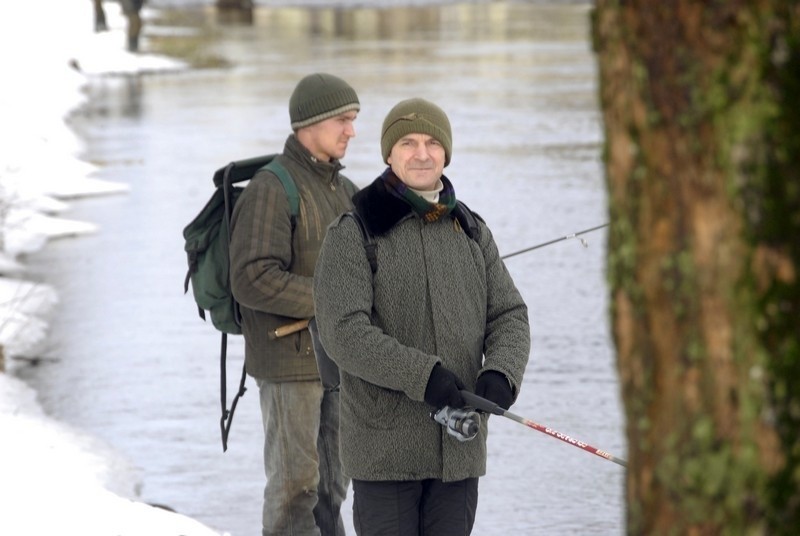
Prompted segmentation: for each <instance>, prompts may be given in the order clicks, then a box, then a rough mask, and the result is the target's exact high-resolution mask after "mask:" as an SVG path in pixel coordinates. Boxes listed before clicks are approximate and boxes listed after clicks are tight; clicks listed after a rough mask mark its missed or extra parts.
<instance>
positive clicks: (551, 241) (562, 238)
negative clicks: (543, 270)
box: [500, 223, 608, 259]
mask: <svg viewBox="0 0 800 536" xmlns="http://www.w3.org/2000/svg"><path fill="white" fill-rule="evenodd" d="M603 227H608V224H607V223H604V224H603V225H598V226H597V227H592V228H591V229H585V230H583V231H578V232H577V233H572V234H568V235H566V236H562V237H561V238H555V239H553V240H548V241H547V242H542V243H541V244H537V245H535V246H531V247H529V248H525V249H521V250H519V251H515V252H513V253H509V254H508V255H503V256H502V257H500V258H501V259H508V258H509V257H514V256H516V255H520V254H522V253H527V252H529V251H533V250H534V249H539V248H543V247H545V246H549V245H550V244H555V243H556V242H561V241H562V240H568V239H570V238H578V237H579V236H580V235H583V234H586V233H591V232H592V231H596V230H598V229H602V228H603ZM578 240H580V241H581V244H582V245H583V247H585V248H588V247H589V243H588V242H586V240H584V239H583V238H578Z"/></svg>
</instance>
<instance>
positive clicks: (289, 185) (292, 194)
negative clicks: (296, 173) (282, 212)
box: [262, 160, 300, 228]
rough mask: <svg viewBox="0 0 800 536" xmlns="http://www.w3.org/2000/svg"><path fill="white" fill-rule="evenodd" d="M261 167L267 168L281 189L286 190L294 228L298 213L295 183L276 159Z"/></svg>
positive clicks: (297, 193)
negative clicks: (279, 183) (274, 176)
mask: <svg viewBox="0 0 800 536" xmlns="http://www.w3.org/2000/svg"><path fill="white" fill-rule="evenodd" d="M262 169H268V170H270V171H271V172H273V173H274V174H275V175H276V176H277V177H278V179H279V180H280V181H281V184H283V189H284V190H286V196H287V197H288V198H289V209H290V210H291V212H292V228H294V224H295V218H297V215H298V214H300V193H299V192H298V191H297V185H296V184H295V183H294V180H293V179H292V176H291V175H289V172H288V171H287V170H286V168H285V167H283V166H282V165H281V163H280V162H278V161H277V160H272V161H271V162H270V163H269V164H267V165H266V166H264V167H263V168H262Z"/></svg>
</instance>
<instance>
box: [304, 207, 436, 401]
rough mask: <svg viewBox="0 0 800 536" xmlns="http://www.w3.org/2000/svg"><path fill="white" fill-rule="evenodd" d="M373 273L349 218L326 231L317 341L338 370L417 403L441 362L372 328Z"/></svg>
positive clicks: (317, 283)
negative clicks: (398, 392) (403, 395)
mask: <svg viewBox="0 0 800 536" xmlns="http://www.w3.org/2000/svg"><path fill="white" fill-rule="evenodd" d="M372 285H373V281H372V270H371V268H370V266H369V261H368V260H367V256H366V253H365V251H364V244H363V241H362V237H361V233H360V231H359V230H358V228H357V224H356V223H355V222H354V221H353V219H352V218H349V217H344V216H343V217H340V218H339V220H337V221H335V222H334V223H333V224H332V225H331V226H330V227H329V228H328V232H327V233H326V235H325V240H324V242H323V244H322V250H321V251H320V255H319V258H318V260H317V265H316V269H315V271H314V305H315V316H316V323H317V326H318V328H319V334H320V340H321V342H322V345H323V346H324V348H325V351H326V353H327V354H328V355H330V357H331V359H333V360H334V361H335V362H336V364H337V365H338V366H339V368H340V369H341V371H343V372H344V373H347V374H350V375H352V376H356V377H358V378H360V379H362V380H364V381H366V382H369V383H371V384H374V385H377V386H380V387H383V388H386V389H393V390H396V391H402V392H404V393H405V394H406V395H407V396H408V397H409V398H411V399H413V400H417V401H422V400H423V399H424V395H425V387H426V386H427V383H428V378H429V377H430V373H431V371H432V370H433V367H434V365H435V364H436V363H438V362H439V361H440V359H439V358H438V357H437V356H435V355H430V354H427V353H425V352H423V351H421V350H418V349H416V348H411V347H408V346H405V345H403V344H401V343H400V342H399V341H398V340H397V339H396V338H394V337H392V336H390V335H388V334H386V333H385V332H384V331H383V330H382V329H380V327H378V326H375V325H373V323H372V320H371V316H370V315H371V311H372V303H373V286H372Z"/></svg>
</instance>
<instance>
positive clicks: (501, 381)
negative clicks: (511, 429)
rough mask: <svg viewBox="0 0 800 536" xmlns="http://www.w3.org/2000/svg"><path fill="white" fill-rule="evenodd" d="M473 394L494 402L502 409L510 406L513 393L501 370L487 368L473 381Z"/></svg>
mask: <svg viewBox="0 0 800 536" xmlns="http://www.w3.org/2000/svg"><path fill="white" fill-rule="evenodd" d="M475 394H476V395H478V396H479V397H481V398H485V399H486V400H488V401H490V402H494V403H495V404H497V405H498V406H500V407H501V408H503V409H508V408H510V407H511V402H513V401H514V393H512V392H511V384H510V383H509V381H508V378H506V376H505V374H503V373H502V372H497V371H496V370H487V371H486V372H484V373H483V374H481V375H480V376H479V377H478V381H477V383H475Z"/></svg>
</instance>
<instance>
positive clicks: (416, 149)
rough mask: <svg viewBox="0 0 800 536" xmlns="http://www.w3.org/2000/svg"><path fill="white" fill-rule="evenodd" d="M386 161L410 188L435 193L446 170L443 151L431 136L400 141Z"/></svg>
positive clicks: (437, 141) (419, 136)
mask: <svg viewBox="0 0 800 536" xmlns="http://www.w3.org/2000/svg"><path fill="white" fill-rule="evenodd" d="M386 160H387V162H388V163H389V165H390V166H392V171H394V174H395V175H397V177H398V178H399V179H400V180H401V181H403V183H404V184H405V185H406V186H408V187H409V188H413V189H415V190H421V191H425V190H434V189H436V185H437V184H438V183H439V179H440V178H441V176H442V171H443V170H444V160H445V154H444V147H443V146H442V144H441V143H439V140H437V139H436V138H434V137H432V136H429V135H428V134H408V135H406V136H403V137H402V138H400V139H399V140H397V143H395V144H394V146H393V147H392V151H391V152H390V153H389V158H387V159H386Z"/></svg>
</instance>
